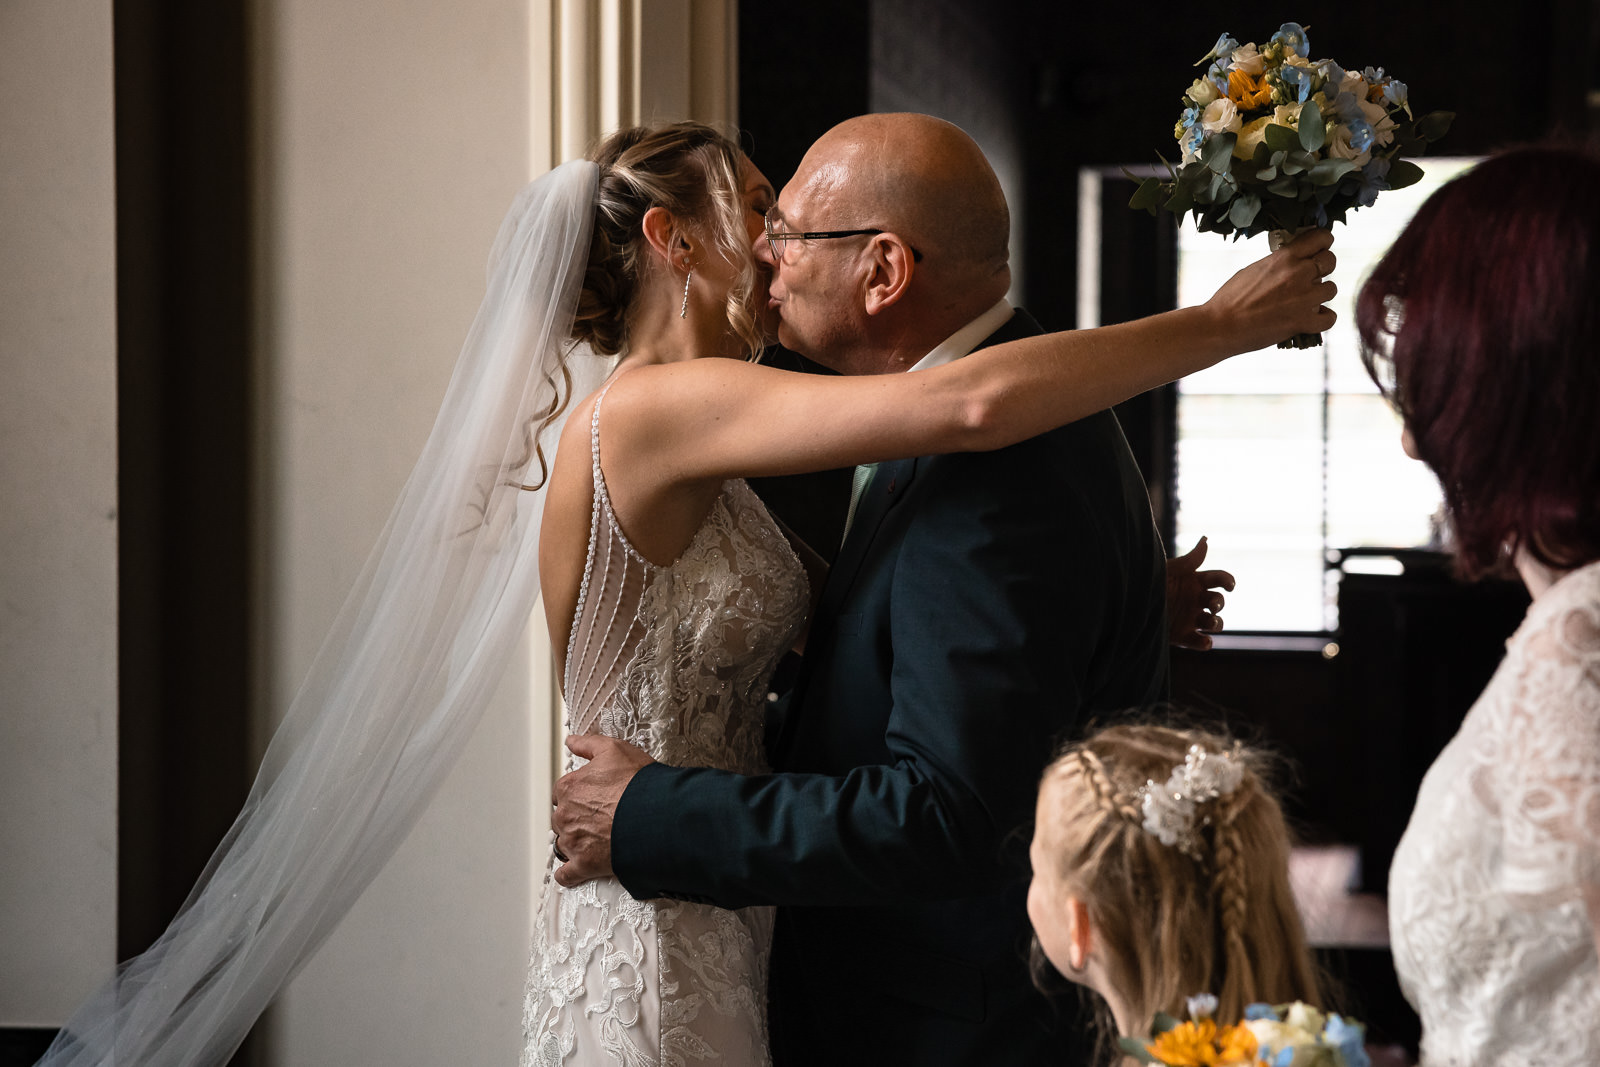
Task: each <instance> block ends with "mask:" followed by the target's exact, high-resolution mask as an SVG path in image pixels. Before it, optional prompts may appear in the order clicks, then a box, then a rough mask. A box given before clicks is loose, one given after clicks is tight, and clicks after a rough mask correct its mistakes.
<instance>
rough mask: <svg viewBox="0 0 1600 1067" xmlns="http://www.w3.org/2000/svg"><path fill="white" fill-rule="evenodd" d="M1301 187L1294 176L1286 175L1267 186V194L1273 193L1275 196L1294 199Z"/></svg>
mask: <svg viewBox="0 0 1600 1067" xmlns="http://www.w3.org/2000/svg"><path fill="white" fill-rule="evenodd" d="M1299 186H1300V183H1299V182H1297V181H1295V178H1294V175H1292V174H1285V175H1284V176H1283V177H1281V178H1279V179H1278V180H1277V181H1275V182H1273V183H1272V184H1271V185H1269V186H1267V192H1269V193H1271V194H1272V195H1273V196H1279V197H1293V196H1294V194H1295V190H1296V189H1298V188H1299Z"/></svg>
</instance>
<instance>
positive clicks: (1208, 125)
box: [1200, 96, 1244, 136]
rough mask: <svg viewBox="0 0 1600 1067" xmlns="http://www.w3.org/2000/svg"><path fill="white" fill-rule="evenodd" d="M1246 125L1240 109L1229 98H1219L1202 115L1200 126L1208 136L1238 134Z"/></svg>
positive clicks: (1208, 105)
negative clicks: (1240, 114)
mask: <svg viewBox="0 0 1600 1067" xmlns="http://www.w3.org/2000/svg"><path fill="white" fill-rule="evenodd" d="M1243 124H1244V123H1243V121H1242V120H1241V119H1240V118H1239V109H1238V108H1237V107H1235V106H1234V104H1233V101H1232V100H1229V99H1228V98H1227V97H1225V96H1223V97H1219V98H1217V99H1216V100H1213V101H1211V103H1209V104H1207V105H1206V109H1205V111H1203V112H1201V113H1200V125H1201V127H1202V128H1203V129H1204V130H1205V131H1206V135H1207V136H1211V135H1214V134H1218V133H1238V132H1239V127H1240V126H1242V125H1243Z"/></svg>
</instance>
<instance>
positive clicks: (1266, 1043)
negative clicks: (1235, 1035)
mask: <svg viewBox="0 0 1600 1067" xmlns="http://www.w3.org/2000/svg"><path fill="white" fill-rule="evenodd" d="M1244 1025H1245V1029H1247V1030H1249V1031H1250V1033H1252V1034H1253V1035H1255V1039H1256V1044H1258V1045H1260V1046H1261V1048H1262V1049H1263V1050H1264V1051H1267V1052H1272V1053H1277V1052H1280V1051H1282V1050H1283V1047H1284V1046H1285V1045H1286V1044H1288V1043H1289V1042H1290V1041H1291V1040H1292V1039H1291V1038H1290V1036H1289V1028H1288V1027H1287V1026H1285V1025H1283V1024H1282V1023H1280V1022H1279V1021H1278V1020H1276V1019H1246V1020H1245V1023H1244Z"/></svg>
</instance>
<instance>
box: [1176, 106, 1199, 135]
mask: <svg viewBox="0 0 1600 1067" xmlns="http://www.w3.org/2000/svg"><path fill="white" fill-rule="evenodd" d="M1199 121H1200V109H1199V108H1197V107H1186V108H1184V109H1183V114H1182V115H1180V116H1179V117H1178V125H1179V126H1181V127H1183V128H1184V129H1186V130H1187V129H1188V128H1189V127H1190V126H1193V125H1194V124H1195V123H1197V122H1199Z"/></svg>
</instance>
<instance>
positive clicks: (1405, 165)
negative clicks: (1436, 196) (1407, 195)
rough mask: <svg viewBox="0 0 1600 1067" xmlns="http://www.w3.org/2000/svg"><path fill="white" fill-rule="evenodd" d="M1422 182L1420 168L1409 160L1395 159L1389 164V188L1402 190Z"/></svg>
mask: <svg viewBox="0 0 1600 1067" xmlns="http://www.w3.org/2000/svg"><path fill="white" fill-rule="evenodd" d="M1421 180H1422V168H1421V167H1419V166H1417V165H1416V164H1415V163H1413V162H1411V160H1409V159H1397V160H1395V161H1393V162H1392V163H1390V164H1389V188H1391V189H1404V188H1405V187H1406V186H1408V185H1415V184H1417V183H1418V182H1420V181H1421Z"/></svg>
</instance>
